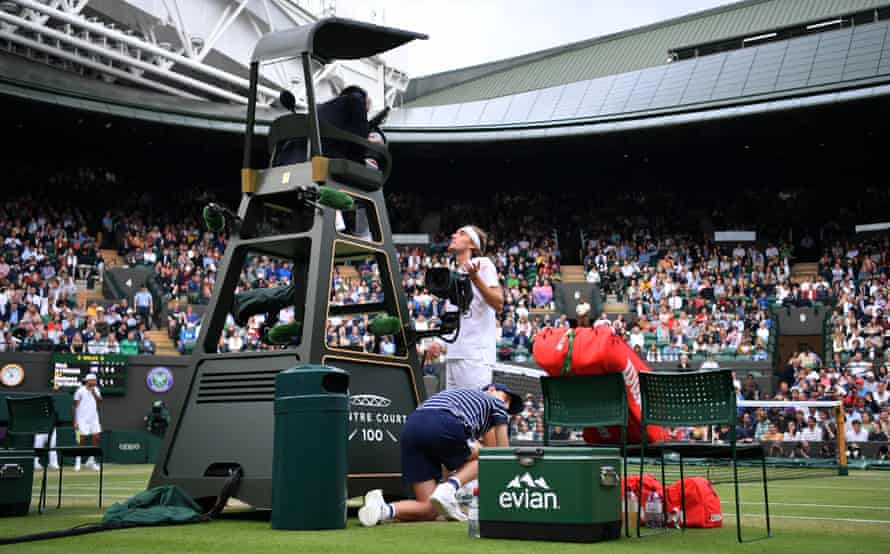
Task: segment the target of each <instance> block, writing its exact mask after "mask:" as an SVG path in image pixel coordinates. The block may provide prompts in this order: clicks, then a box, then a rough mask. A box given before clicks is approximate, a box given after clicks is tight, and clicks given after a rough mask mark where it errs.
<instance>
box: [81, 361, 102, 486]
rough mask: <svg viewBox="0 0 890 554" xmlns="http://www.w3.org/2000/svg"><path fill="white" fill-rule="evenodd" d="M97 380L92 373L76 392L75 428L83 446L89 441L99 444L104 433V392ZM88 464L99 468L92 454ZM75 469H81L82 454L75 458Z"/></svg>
mask: <svg viewBox="0 0 890 554" xmlns="http://www.w3.org/2000/svg"><path fill="white" fill-rule="evenodd" d="M96 381H97V379H96V376H95V375H94V374H92V373H90V374H89V375H87V376H86V377H85V378H84V384H83V385H81V386H80V388H79V389H77V390H76V391H75V392H74V430H75V431H76V432H77V434H78V435H79V437H80V444H81V446H83V445H85V444H87V441H89V443H90V444H92V446H99V435H100V434H101V433H102V425H101V424H100V423H99V404H101V403H102V393H101V392H99V387H98V386H97V384H96ZM86 466H87V467H88V468H90V469H95V470H98V469H99V465H98V464H96V460H94V459H93V457H92V456H90V457H89V458H88V459H87V463H86ZM74 471H80V456H77V457H76V458H75V459H74Z"/></svg>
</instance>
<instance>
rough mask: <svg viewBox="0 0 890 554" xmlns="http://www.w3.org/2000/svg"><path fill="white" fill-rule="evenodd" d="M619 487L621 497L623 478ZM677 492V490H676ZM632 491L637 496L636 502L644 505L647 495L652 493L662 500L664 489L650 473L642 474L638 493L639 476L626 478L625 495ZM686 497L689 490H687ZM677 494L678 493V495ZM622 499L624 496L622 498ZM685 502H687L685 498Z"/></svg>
mask: <svg viewBox="0 0 890 554" xmlns="http://www.w3.org/2000/svg"><path fill="white" fill-rule="evenodd" d="M621 487H622V489H621V490H622V493H621V494H622V495H623V494H624V492H623V491H624V488H623V487H624V477H622V478H621ZM678 490H679V489H678ZM631 491H633V492H634V494H636V495H637V500H638V501H639V503H640V504H644V503H645V502H646V499H647V498H649V495H650V494H652V491H658V494H659V496H661V497H662V498H664V487H662V486H661V481H659V480H658V479H656V478H655V477H654V476H653V475H652V474H651V473H644V474H643V490H642V492H641V491H640V476H639V475H631V476H629V477H628V478H627V494H630V492H631ZM686 492H687V495H688V493H689V490H688V489H687V491H686ZM678 494H679V493H678ZM622 498H624V496H622ZM686 500H687V502H688V500H689V498H688V496H687V499H686Z"/></svg>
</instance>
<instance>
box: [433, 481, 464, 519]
mask: <svg viewBox="0 0 890 554" xmlns="http://www.w3.org/2000/svg"><path fill="white" fill-rule="evenodd" d="M455 493H456V491H455V490H454V485H452V484H451V483H442V484H440V485H439V486H438V487H436V490H434V491H433V494H432V495H431V496H430V502H431V503H432V504H433V506H435V507H436V511H437V512H439V515H443V516H445V518H446V519H452V520H454V521H466V520H467V516H466V514H464V512H463V510H461V509H460V504H458V502H457V494H455Z"/></svg>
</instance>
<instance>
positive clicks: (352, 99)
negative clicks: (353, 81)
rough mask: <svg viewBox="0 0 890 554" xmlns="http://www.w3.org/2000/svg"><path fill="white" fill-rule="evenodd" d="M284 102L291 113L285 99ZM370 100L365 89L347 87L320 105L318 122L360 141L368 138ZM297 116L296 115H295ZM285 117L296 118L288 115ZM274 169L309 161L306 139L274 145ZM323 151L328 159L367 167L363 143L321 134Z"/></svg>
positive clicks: (287, 140) (290, 140)
mask: <svg viewBox="0 0 890 554" xmlns="http://www.w3.org/2000/svg"><path fill="white" fill-rule="evenodd" d="M282 103H283V104H285V107H286V108H288V109H289V110H290V109H292V108H291V106H288V105H287V104H288V103H289V102H287V101H286V100H285V97H284V96H282ZM369 106H370V98H369V97H368V93H367V92H365V90H364V89H363V88H361V87H358V86H354V85H353V86H348V87H346V88H345V89H343V90H342V91H341V92H340V94H339V95H338V96H337V97H336V98H333V99H331V100H328V101H327V102H324V103H323V104H319V105H318V120H319V122H320V123H321V124H322V125H324V124H329V125H331V126H333V127H336V128H337V129H339V130H340V131H345V132H347V133H350V134H352V135H355V136H357V137H359V138H362V139H364V138H366V137H367V136H368V134H369V132H370V126H369V124H368V109H369ZM294 115H297V114H294ZM284 117H293V116H292V115H287V116H284ZM273 146H274V152H273V154H272V160H271V163H270V166H271V167H278V166H282V165H290V164H295V163H302V162H305V161H307V156H308V152H309V147H308V141H307V140H306V137H299V138H287V139H285V140H282V141H280V142H278V143H277V144H274V145H273ZM322 151H323V152H324V155H325V156H327V157H329V158H345V159H347V160H350V161H353V162H357V163H361V164H364V163H365V156H366V152H367V150H366V148H365V147H364V146H362V145H361V144H356V143H354V142H348V141H345V140H341V139H336V138H330V137H326V136H325V133H322Z"/></svg>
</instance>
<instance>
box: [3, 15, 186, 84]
mask: <svg viewBox="0 0 890 554" xmlns="http://www.w3.org/2000/svg"><path fill="white" fill-rule="evenodd" d="M0 38H3V39H6V40H8V41H10V42H14V43H16V44H21V45H23V46H27V47H28V48H32V49H34V50H39V51H41V52H44V53H46V54H47V55H50V56H54V57H56V58H60V59H63V60H68V61H70V62H72V63H76V64H79V65H82V66H84V67H89V68H90V69H95V70H96V71H101V72H103V73H108V74H109V75H114V76H115V77H118V78H120V79H123V80H126V81H130V82H132V83H137V84H139V85H142V86H144V87H146V88H151V89H154V90H157V91H160V92H165V93H167V94H172V95H175V96H179V97H182V98H189V99H192V100H200V99H201V98H200V97H199V96H195V95H194V94H191V93H189V92H186V91H184V90H180V89H178V88H175V87H171V86H168V85H165V84H163V83H159V82H157V81H152V80H151V79H145V78H143V77H141V76H140V75H137V74H134V73H132V72H130V71H125V70H123V69H118V68H116V67H113V66H110V65H107V64H103V63H100V62H97V61H95V60H91V59H89V58H84V57H83V56H77V55H75V54H72V53H71V52H68V51H65V50H59V49H58V48H55V47H53V46H52V45H51V44H46V43H44V42H38V41H36V40H33V39H30V38H26V37H23V36H21V35H16V34H15V33H12V32H9V31H5V30H2V29H0Z"/></svg>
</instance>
